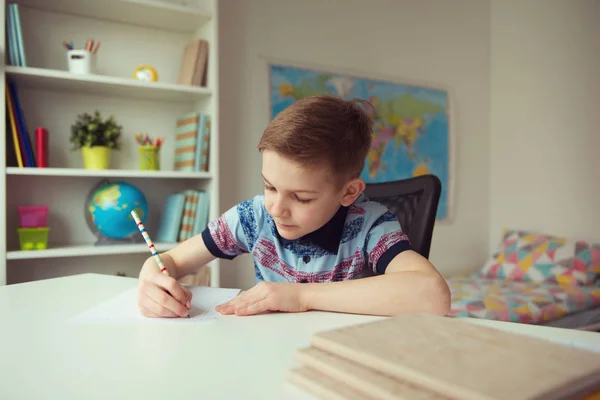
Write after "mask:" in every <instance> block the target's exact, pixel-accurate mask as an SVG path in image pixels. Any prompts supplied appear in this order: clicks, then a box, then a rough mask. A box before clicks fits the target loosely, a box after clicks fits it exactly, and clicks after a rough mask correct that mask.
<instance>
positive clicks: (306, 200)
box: [296, 196, 313, 204]
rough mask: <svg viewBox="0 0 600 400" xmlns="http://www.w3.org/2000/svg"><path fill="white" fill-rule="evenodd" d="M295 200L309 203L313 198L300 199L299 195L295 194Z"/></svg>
mask: <svg viewBox="0 0 600 400" xmlns="http://www.w3.org/2000/svg"><path fill="white" fill-rule="evenodd" d="M296 200H298V201H299V202H300V203H304V204H307V203H310V202H311V201H313V199H301V198H300V197H298V196H296Z"/></svg>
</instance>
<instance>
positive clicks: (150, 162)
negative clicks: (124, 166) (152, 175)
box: [139, 146, 160, 171]
mask: <svg viewBox="0 0 600 400" xmlns="http://www.w3.org/2000/svg"><path fill="white" fill-rule="evenodd" d="M139 149H140V150H139V151H140V169H141V170H144V171H158V170H159V169H160V148H159V147H156V146H140V147H139Z"/></svg>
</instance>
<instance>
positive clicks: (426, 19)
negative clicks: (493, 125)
mask: <svg viewBox="0 0 600 400" xmlns="http://www.w3.org/2000/svg"><path fill="white" fill-rule="evenodd" d="M340 3H341V2H322V1H321V0H303V1H301V2H300V1H291V0H253V1H251V2H241V1H237V0H221V1H220V2H219V6H220V10H219V12H220V31H219V35H220V59H219V62H220V66H219V67H220V71H219V72H220V85H221V89H222V92H221V102H220V108H221V110H222V113H223V114H222V115H223V118H222V121H221V138H222V139H221V140H222V141H221V143H222V144H223V147H222V155H221V165H220V169H221V174H222V182H226V183H227V184H223V185H222V191H221V204H222V207H224V208H228V207H230V206H232V205H234V204H235V203H237V202H239V201H241V200H243V199H246V198H248V197H250V196H252V195H254V194H256V193H259V192H261V190H262V181H261V178H260V168H261V158H260V155H259V154H258V152H257V151H256V150H255V149H256V144H257V143H258V140H259V138H260V135H261V133H262V131H263V129H264V128H265V126H266V125H267V123H268V122H269V110H268V91H267V90H268V80H267V75H266V73H267V64H266V61H265V59H264V57H265V56H266V57H270V58H276V59H283V60H291V61H294V62H298V63H309V64H318V65H324V66H328V67H333V68H335V67H338V68H342V69H344V70H353V71H357V72H362V73H364V74H376V75H383V76H388V77H395V78H397V79H407V80H416V81H424V82H433V83H439V84H442V85H444V86H447V87H449V88H450V89H451V90H452V93H451V95H452V96H453V99H454V103H453V104H452V105H453V107H454V114H453V115H452V117H453V118H454V119H455V120H454V124H455V125H454V126H455V133H456V153H455V160H456V161H455V182H454V189H455V198H454V210H453V214H454V218H453V219H452V220H450V221H446V222H440V223H438V224H437V225H436V228H435V232H434V238H433V245H432V251H431V260H432V262H433V263H434V264H436V265H437V266H438V268H439V269H440V270H441V271H442V272H443V273H445V274H450V273H454V272H458V271H461V270H465V269H473V268H476V267H477V266H479V265H481V263H483V261H484V260H485V258H486V256H487V247H488V231H489V221H488V218H489V197H490V196H489V179H488V176H489V162H488V158H489V133H488V132H489V78H490V77H489V57H490V56H489V4H488V2H483V1H479V0H454V1H452V2H441V1H423V0H403V1H398V0H377V1H371V2H368V3H366V2H364V1H362V0H347V1H344V2H343V5H344V6H343V7H340ZM366 4H368V6H367V5H366ZM226 143H227V145H225V144H226ZM230 264H231V265H230ZM222 265H223V267H222V285H223V286H236V287H242V288H246V287H249V286H252V285H253V284H254V272H253V266H252V261H251V259H250V258H249V256H244V257H243V258H240V259H239V260H236V261H234V262H232V263H229V262H224V263H223V264H222Z"/></svg>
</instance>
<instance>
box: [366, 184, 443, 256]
mask: <svg viewBox="0 0 600 400" xmlns="http://www.w3.org/2000/svg"><path fill="white" fill-rule="evenodd" d="M441 191H442V183H441V181H440V179H439V178H438V177H437V176H435V175H421V176H416V177H414V178H408V179H402V180H398V181H393V182H382V183H368V184H367V187H366V189H365V191H364V193H365V195H366V196H367V197H368V198H369V200H372V201H376V202H378V203H381V204H383V205H385V206H386V207H387V208H389V209H390V210H391V211H392V212H393V213H394V214H395V215H396V217H398V220H399V221H400V225H401V226H402V230H403V231H404V232H406V234H407V235H408V238H409V239H410V242H411V245H412V248H413V249H414V250H415V251H416V252H417V253H419V254H421V255H422V256H423V257H425V258H429V249H430V248H431V237H432V235H433V226H434V225H435V220H436V215H437V209H438V203H439V199H440V194H441Z"/></svg>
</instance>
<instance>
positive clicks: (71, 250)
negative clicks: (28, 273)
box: [6, 243, 177, 260]
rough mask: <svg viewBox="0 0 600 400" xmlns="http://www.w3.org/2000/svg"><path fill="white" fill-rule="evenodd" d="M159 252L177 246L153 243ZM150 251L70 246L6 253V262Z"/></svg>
mask: <svg viewBox="0 0 600 400" xmlns="http://www.w3.org/2000/svg"><path fill="white" fill-rule="evenodd" d="M155 245H156V248H157V249H158V250H159V251H161V252H162V251H166V250H169V249H172V248H174V247H175V246H177V243H155ZM139 253H147V254H148V255H150V250H148V246H147V245H146V244H145V243H136V244H110V245H98V246H94V245H72V246H62V247H54V248H49V249H45V250H13V251H8V252H7V253H6V258H7V259H8V260H28V259H36V258H58V257H89V256H104V255H111V254H139Z"/></svg>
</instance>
